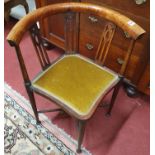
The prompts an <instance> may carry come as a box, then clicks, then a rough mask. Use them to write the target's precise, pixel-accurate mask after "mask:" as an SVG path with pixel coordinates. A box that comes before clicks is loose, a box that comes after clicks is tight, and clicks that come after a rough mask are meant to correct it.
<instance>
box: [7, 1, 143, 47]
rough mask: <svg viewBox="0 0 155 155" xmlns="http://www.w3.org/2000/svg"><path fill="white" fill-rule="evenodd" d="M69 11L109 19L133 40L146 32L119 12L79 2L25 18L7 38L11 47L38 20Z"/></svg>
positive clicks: (40, 11)
mask: <svg viewBox="0 0 155 155" xmlns="http://www.w3.org/2000/svg"><path fill="white" fill-rule="evenodd" d="M67 11H74V12H88V13H90V12H91V13H93V14H94V15H97V16H99V17H101V18H104V19H107V20H109V21H111V22H113V23H114V24H116V25H117V26H118V27H120V28H121V29H123V30H124V31H126V32H127V33H128V34H129V35H130V36H131V37H132V38H133V39H137V38H138V37H139V36H140V35H142V34H143V33H145V30H144V29H143V28H141V27H140V26H139V25H138V24H136V23H135V22H134V21H132V20H131V19H129V18H128V17H126V16H124V15H122V14H120V13H119V12H117V11H114V10H112V9H109V8H107V7H102V6H98V5H94V4H91V3H78V2H68V3H58V4H52V5H48V6H45V7H42V8H39V9H37V10H35V11H33V12H31V13H29V14H28V15H26V16H25V17H23V18H22V19H21V20H20V21H19V22H18V23H17V24H16V25H15V26H14V27H13V29H12V30H11V32H10V33H9V35H8V36H7V40H8V42H9V43H10V44H11V45H18V44H19V43H20V41H21V39H22V36H23V34H24V33H25V32H26V31H27V30H28V29H29V28H30V27H31V26H32V25H33V24H34V23H35V22H36V21H38V20H40V19H43V18H45V17H48V16H50V15H54V14H58V13H63V12H67Z"/></svg>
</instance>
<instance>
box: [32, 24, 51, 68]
mask: <svg viewBox="0 0 155 155" xmlns="http://www.w3.org/2000/svg"><path fill="white" fill-rule="evenodd" d="M30 35H31V39H32V42H33V45H34V47H35V50H36V54H37V57H38V59H39V62H40V65H41V67H42V69H43V70H44V69H46V68H47V67H48V66H49V65H50V60H49V57H48V55H47V52H46V50H45V48H44V46H43V40H42V38H41V35H40V32H39V29H38V26H37V24H34V25H33V26H32V27H31V28H30Z"/></svg>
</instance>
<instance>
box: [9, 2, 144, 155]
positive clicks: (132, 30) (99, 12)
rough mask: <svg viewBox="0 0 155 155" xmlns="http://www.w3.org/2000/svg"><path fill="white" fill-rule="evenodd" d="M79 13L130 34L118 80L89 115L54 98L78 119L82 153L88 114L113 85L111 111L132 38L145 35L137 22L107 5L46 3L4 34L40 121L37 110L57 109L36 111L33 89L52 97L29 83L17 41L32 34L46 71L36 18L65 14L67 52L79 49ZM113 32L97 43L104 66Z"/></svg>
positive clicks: (124, 69) (127, 60) (122, 75)
mask: <svg viewBox="0 0 155 155" xmlns="http://www.w3.org/2000/svg"><path fill="white" fill-rule="evenodd" d="M74 12H77V14H75V13H74ZM80 12H84V13H85V12H92V13H93V14H94V15H96V16H99V17H101V18H105V19H106V20H109V21H110V24H111V23H113V24H114V25H116V26H118V27H120V28H122V29H123V30H124V31H126V32H127V33H128V34H129V35H130V36H131V43H130V45H129V48H128V50H127V53H126V57H125V63H124V64H123V65H122V67H121V70H120V75H119V79H118V81H117V82H116V83H115V85H113V86H111V88H110V89H109V90H108V91H107V92H106V93H104V94H102V95H101V97H100V99H99V100H98V101H97V102H96V104H95V106H94V107H93V109H92V111H91V112H90V113H89V114H88V115H86V116H78V115H76V114H75V113H74V112H73V111H70V109H68V108H66V106H65V104H62V103H60V102H59V101H56V100H54V101H56V103H57V104H58V105H59V106H60V107H61V108H62V109H63V110H64V111H66V112H67V113H69V114H70V115H71V116H73V117H75V118H76V119H77V120H78V125H79V138H78V148H77V152H78V153H80V152H81V144H82V140H83V137H84V131H85V124H86V121H87V120H88V119H90V118H91V116H92V115H93V113H94V111H95V110H96V108H97V106H98V104H99V103H100V101H101V99H102V98H103V97H104V96H105V95H106V94H107V93H109V91H111V90H112V89H113V88H114V92H113V95H112V99H111V103H110V107H109V110H108V112H107V115H110V114H111V110H112V108H113V105H114V101H115V99H116V96H117V94H118V90H119V87H120V85H121V83H122V81H123V78H124V74H125V72H126V67H127V65H128V62H129V59H130V56H131V53H132V49H133V47H134V43H135V40H136V39H137V38H139V36H141V35H142V34H144V33H145V31H144V30H143V29H142V28H141V27H140V26H139V25H137V24H136V23H135V22H133V21H132V20H131V19H129V18H127V17H126V16H124V15H122V14H120V13H118V12H116V11H113V10H111V9H109V8H106V7H100V6H97V5H92V4H89V3H62V4H54V5H49V6H46V7H43V8H40V9H37V10H36V11H34V12H32V13H30V14H28V15H27V16H25V17H24V18H23V19H22V20H21V21H19V22H18V23H17V24H16V25H15V27H14V28H13V29H12V30H11V32H10V33H9V35H8V37H7V40H8V42H9V43H10V45H11V46H14V47H15V49H16V53H17V57H18V60H19V63H20V67H21V71H22V75H23V78H24V82H25V87H26V90H27V93H28V95H29V99H30V102H31V105H32V108H33V111H34V114H35V117H36V120H37V122H38V123H40V121H39V117H38V112H49V111H52V112H54V111H58V110H60V109H56V110H42V111H37V107H36V103H35V99H34V94H33V93H34V92H36V93H38V94H40V95H42V96H44V97H46V98H48V99H50V100H53V97H52V96H48V95H45V94H43V93H42V92H41V91H40V90H37V89H36V88H35V87H33V86H32V82H31V81H30V79H29V76H28V73H27V70H26V66H25V63H24V60H23V57H22V54H21V50H20V47H19V43H20V41H21V39H22V36H23V35H24V33H25V32H26V31H27V30H29V31H30V33H31V38H32V41H33V44H34V46H35V49H36V53H37V56H38V59H39V61H40V64H41V66H42V69H43V70H46V69H47V68H48V67H49V66H51V65H52V64H51V63H50V61H49V58H48V55H47V53H46V51H45V49H44V47H43V43H42V38H41V36H40V33H39V29H38V27H37V25H36V24H35V23H36V22H37V21H39V20H40V19H43V18H45V17H47V16H50V15H54V14H58V13H66V26H65V27H66V34H65V40H66V41H69V42H70V43H69V44H68V43H67V42H66V54H73V53H76V52H77V51H78V44H79V42H78V38H79V37H78V31H77V30H76V29H75V28H78V25H77V22H76V21H77V18H78V13H80ZM74 17H76V18H74ZM113 24H112V25H113ZM109 28H110V32H111V30H112V29H113V30H114V29H115V28H114V27H113V26H112V27H108V29H109ZM107 31H108V30H107V29H105V32H107ZM68 33H69V35H68ZM113 34H114V31H112V33H110V34H109V36H110V38H108V40H109V41H108V42H106V46H107V47H106V48H103V47H104V45H105V43H104V42H103V41H102V40H104V39H103V37H105V35H104V34H103V36H102V37H101V41H100V45H99V49H101V50H100V51H99V53H101V54H100V56H99V58H98V56H96V58H95V62H97V63H99V64H100V65H104V61H105V59H106V55H107V53H108V50H109V46H110V43H111V40H112V38H113ZM102 44H103V45H102ZM104 50H105V54H103V53H104V52H103V51H104ZM102 57H103V59H101V58H102Z"/></svg>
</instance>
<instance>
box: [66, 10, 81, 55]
mask: <svg viewBox="0 0 155 155" xmlns="http://www.w3.org/2000/svg"><path fill="white" fill-rule="evenodd" d="M78 18H79V13H75V12H67V13H66V16H65V49H66V53H68V54H71V53H76V52H78V47H79V29H78V28H79V19H78Z"/></svg>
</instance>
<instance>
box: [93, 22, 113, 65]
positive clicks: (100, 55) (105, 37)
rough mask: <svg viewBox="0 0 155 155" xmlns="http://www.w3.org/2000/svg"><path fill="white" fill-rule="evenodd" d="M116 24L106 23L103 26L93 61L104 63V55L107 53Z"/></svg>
mask: <svg viewBox="0 0 155 155" xmlns="http://www.w3.org/2000/svg"><path fill="white" fill-rule="evenodd" d="M115 29H116V25H114V24H112V23H107V24H106V25H105V27H104V30H103V33H102V35H101V39H100V42H99V46H98V49H97V52H96V55H95V61H96V62H97V63H99V64H101V65H104V63H105V60H106V57H107V55H108V51H109V47H110V44H111V41H112V38H113V36H114V33H115Z"/></svg>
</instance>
